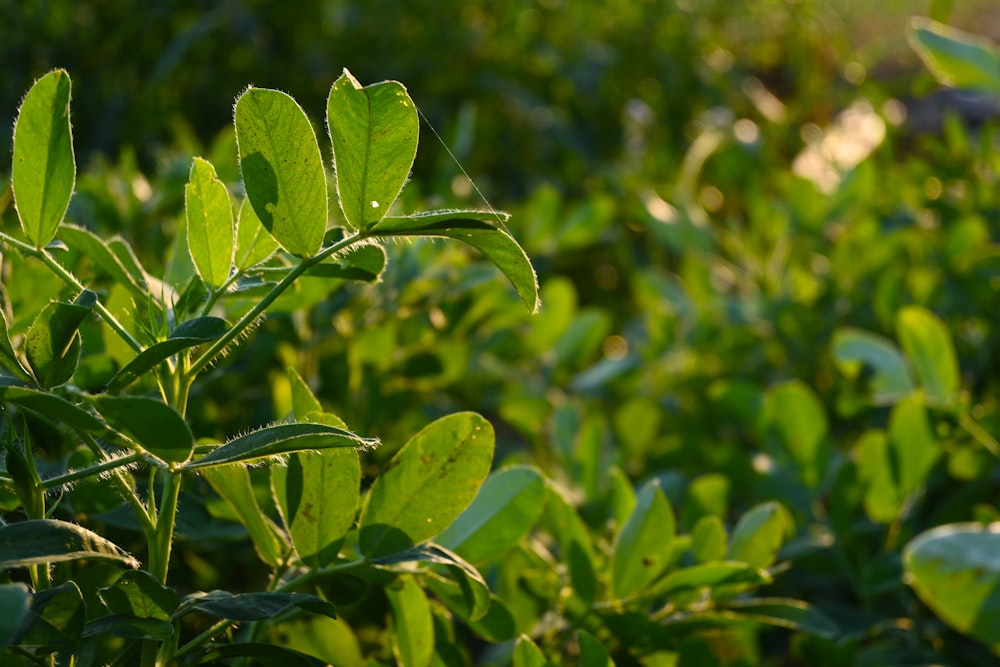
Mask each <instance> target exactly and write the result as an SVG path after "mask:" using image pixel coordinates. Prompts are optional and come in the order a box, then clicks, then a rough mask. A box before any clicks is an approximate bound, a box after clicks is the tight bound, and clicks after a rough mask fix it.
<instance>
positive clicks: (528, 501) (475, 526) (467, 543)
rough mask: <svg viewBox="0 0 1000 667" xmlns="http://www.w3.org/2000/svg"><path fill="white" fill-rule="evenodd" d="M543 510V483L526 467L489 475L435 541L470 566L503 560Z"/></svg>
mask: <svg viewBox="0 0 1000 667" xmlns="http://www.w3.org/2000/svg"><path fill="white" fill-rule="evenodd" d="M544 508H545V480H544V478H543V477H542V475H541V473H539V472H538V470H537V469H535V468H531V467H528V466H514V467H510V468H504V469H503V470H499V471H497V472H495V473H493V474H492V475H490V476H489V477H488V478H487V479H486V482H485V483H484V484H483V485H482V487H480V489H479V493H478V494H477V495H476V498H475V500H473V501H472V504H471V505H469V507H468V508H466V510H465V511H464V512H462V514H461V515H460V516H459V517H458V518H457V519H456V520H455V522H454V523H452V524H451V525H450V526H448V528H447V530H445V531H444V532H443V533H441V534H440V535H439V536H438V537H437V539H436V540H435V541H436V542H437V543H438V544H440V545H441V546H443V547H446V548H448V549H451V550H452V551H454V552H455V553H457V554H458V555H459V556H461V557H462V558H464V559H465V560H467V561H469V562H471V563H483V562H486V561H489V560H493V559H495V558H498V557H499V556H502V555H503V554H504V553H505V552H506V551H507V550H508V549H510V548H511V547H512V546H514V545H515V544H516V543H517V542H518V541H519V540H520V539H521V538H522V537H523V536H524V535H525V534H526V533H527V532H528V531H529V530H531V528H532V527H533V526H534V525H535V523H536V522H537V521H538V517H539V516H541V514H542V510H543V509H544Z"/></svg>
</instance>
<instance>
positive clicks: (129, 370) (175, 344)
mask: <svg viewBox="0 0 1000 667" xmlns="http://www.w3.org/2000/svg"><path fill="white" fill-rule="evenodd" d="M228 330H229V323H228V322H226V321H225V320H223V319H221V318H219V317H196V318H195V319H193V320H188V321H187V322H184V323H183V324H181V325H180V326H178V327H177V328H176V329H174V330H173V332H171V334H170V337H169V338H167V340H164V341H160V342H159V343H154V344H153V345H150V346H149V347H147V348H146V349H145V350H143V351H142V352H140V353H139V354H138V355H136V357H135V359H133V360H132V361H130V362H128V363H127V364H126V365H125V366H124V367H123V368H122V369H121V370H120V371H118V372H117V373H116V374H115V376H114V377H112V378H111V381H110V382H108V386H107V390H108V391H110V392H116V391H121V390H122V389H124V388H125V387H127V386H128V385H130V384H132V383H133V382H135V381H136V380H138V379H139V378H140V377H142V376H143V375H145V374H146V373H147V372H148V371H150V370H152V369H153V368H155V367H156V365H157V364H159V363H160V362H162V361H166V360H167V359H169V358H170V357H172V356H174V355H175V354H177V353H178V352H180V351H182V350H186V349H188V348H191V347H195V346H197V345H201V344H202V343H209V342H211V341H213V340H215V339H217V338H219V337H220V336H222V335H223V334H224V333H226V332H227V331H228Z"/></svg>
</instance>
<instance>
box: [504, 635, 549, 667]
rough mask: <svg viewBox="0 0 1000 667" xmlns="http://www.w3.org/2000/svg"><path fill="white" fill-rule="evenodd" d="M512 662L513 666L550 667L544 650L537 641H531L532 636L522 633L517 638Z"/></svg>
mask: <svg viewBox="0 0 1000 667" xmlns="http://www.w3.org/2000/svg"><path fill="white" fill-rule="evenodd" d="M512 662H513V667H548V665H549V661H548V660H546V659H545V655H544V654H543V653H542V650H541V649H540V648H538V645H537V644H535V642H533V641H531V637H529V636H528V635H521V636H520V637H518V638H517V644H516V645H515V646H514V655H513V657H512Z"/></svg>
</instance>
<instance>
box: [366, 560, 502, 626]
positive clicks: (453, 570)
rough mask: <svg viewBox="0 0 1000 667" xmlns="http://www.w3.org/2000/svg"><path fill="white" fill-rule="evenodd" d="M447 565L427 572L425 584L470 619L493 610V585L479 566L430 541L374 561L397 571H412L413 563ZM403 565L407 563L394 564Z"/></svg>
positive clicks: (375, 563)
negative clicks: (491, 590)
mask: <svg viewBox="0 0 1000 667" xmlns="http://www.w3.org/2000/svg"><path fill="white" fill-rule="evenodd" d="M414 562H424V563H433V564H435V565H443V566H444V567H443V568H434V569H433V571H431V572H423V573H422V574H423V583H424V585H425V586H426V587H427V588H428V589H429V590H430V591H431V592H433V593H434V594H435V596H436V597H437V598H438V599H439V600H441V601H442V602H443V603H444V604H445V606H446V607H448V609H450V610H451V611H452V612H453V613H455V614H457V615H458V616H459V617H461V618H463V619H465V620H467V621H476V620H479V619H481V618H482V617H483V616H485V615H486V612H487V611H489V607H490V589H489V586H488V585H487V584H486V580H485V579H483V575H482V574H480V572H479V570H477V569H476V568H474V567H473V566H472V565H470V564H469V563H468V562H466V561H465V560H463V559H462V558H461V557H460V556H459V555H458V554H455V553H453V552H451V551H449V550H448V549H445V548H444V547H442V546H440V545H438V544H434V543H431V542H426V543H424V544H420V545H418V546H415V547H411V548H409V549H407V550H406V551H401V552H399V553H396V554H392V555H389V556H382V557H380V558H375V559H372V561H371V563H372V564H374V565H378V566H380V567H382V568H387V569H390V570H393V571H399V572H410V571H412V567H411V566H410V564H411V563H414ZM395 565H402V566H403V567H399V568H397V567H394V566H395Z"/></svg>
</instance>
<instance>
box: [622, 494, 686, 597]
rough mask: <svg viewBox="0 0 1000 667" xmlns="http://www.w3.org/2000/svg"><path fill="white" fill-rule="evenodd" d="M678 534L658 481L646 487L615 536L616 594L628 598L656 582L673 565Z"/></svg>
mask: <svg viewBox="0 0 1000 667" xmlns="http://www.w3.org/2000/svg"><path fill="white" fill-rule="evenodd" d="M674 534H675V521H674V511H673V509H672V508H671V507H670V501H668V500H667V497H666V496H665V495H663V491H662V490H660V485H659V482H658V481H655V480H654V481H653V482H650V483H648V484H646V485H645V486H643V488H642V490H641V491H640V492H639V495H638V498H637V499H636V505H635V509H634V510H633V511H632V515H631V516H630V517H629V519H628V521H627V522H626V523H625V525H624V526H622V528H621V530H620V531H619V532H618V535H617V536H616V537H615V545H614V553H613V555H612V557H611V591H612V595H614V596H615V597H616V598H618V599H622V598H626V597H628V596H630V595H633V594H634V593H637V592H639V591H640V590H642V589H643V588H644V587H646V586H647V585H649V584H650V583H651V582H652V581H653V580H654V579H656V578H657V577H658V576H659V575H660V574H661V573H662V572H663V570H664V568H665V567H666V566H667V565H668V563H669V558H670V554H671V550H670V547H671V544H672V542H673V539H674Z"/></svg>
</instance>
